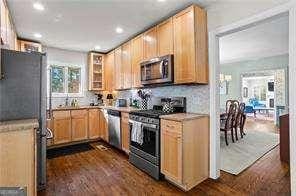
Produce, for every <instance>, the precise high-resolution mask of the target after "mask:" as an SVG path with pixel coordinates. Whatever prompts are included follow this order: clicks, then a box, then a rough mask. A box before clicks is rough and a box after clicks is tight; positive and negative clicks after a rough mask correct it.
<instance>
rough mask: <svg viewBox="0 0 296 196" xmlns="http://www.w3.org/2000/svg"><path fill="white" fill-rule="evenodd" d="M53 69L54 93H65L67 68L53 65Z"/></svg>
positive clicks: (52, 84) (52, 83)
mask: <svg viewBox="0 0 296 196" xmlns="http://www.w3.org/2000/svg"><path fill="white" fill-rule="evenodd" d="M51 70H52V71H51V90H52V93H65V85H64V84H65V69H64V68H63V67H58V66H52V69H51Z"/></svg>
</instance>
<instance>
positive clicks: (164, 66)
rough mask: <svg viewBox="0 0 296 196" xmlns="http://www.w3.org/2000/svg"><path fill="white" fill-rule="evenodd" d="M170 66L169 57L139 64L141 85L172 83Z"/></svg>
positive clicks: (170, 58) (170, 59)
mask: <svg viewBox="0 0 296 196" xmlns="http://www.w3.org/2000/svg"><path fill="white" fill-rule="evenodd" d="M172 66H173V64H172V56H171V55H168V56H164V57H161V58H155V59H152V60H150V61H146V62H143V63H141V83H142V84H143V85H147V84H159V83H168V82H173V70H172V69H173V68H172Z"/></svg>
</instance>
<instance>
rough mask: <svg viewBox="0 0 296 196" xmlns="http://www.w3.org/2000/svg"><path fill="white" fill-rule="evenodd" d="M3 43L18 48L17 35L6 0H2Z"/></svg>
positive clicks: (10, 47) (0, 20)
mask: <svg viewBox="0 0 296 196" xmlns="http://www.w3.org/2000/svg"><path fill="white" fill-rule="evenodd" d="M0 13H1V14H0V17H1V19H0V22H1V23H0V24H1V25H0V26H1V45H4V48H8V49H10V50H17V35H16V31H15V28H14V26H13V22H12V20H11V15H10V12H9V10H8V7H7V3H6V1H5V0H0Z"/></svg>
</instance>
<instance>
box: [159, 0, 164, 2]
mask: <svg viewBox="0 0 296 196" xmlns="http://www.w3.org/2000/svg"><path fill="white" fill-rule="evenodd" d="M157 1H158V2H165V1H166V0H157Z"/></svg>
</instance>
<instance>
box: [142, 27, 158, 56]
mask: <svg viewBox="0 0 296 196" xmlns="http://www.w3.org/2000/svg"><path fill="white" fill-rule="evenodd" d="M143 40H144V59H145V60H149V59H151V58H154V57H157V56H158V54H157V28H156V27H153V28H151V29H149V30H148V31H146V32H145V33H144V37H143Z"/></svg>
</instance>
